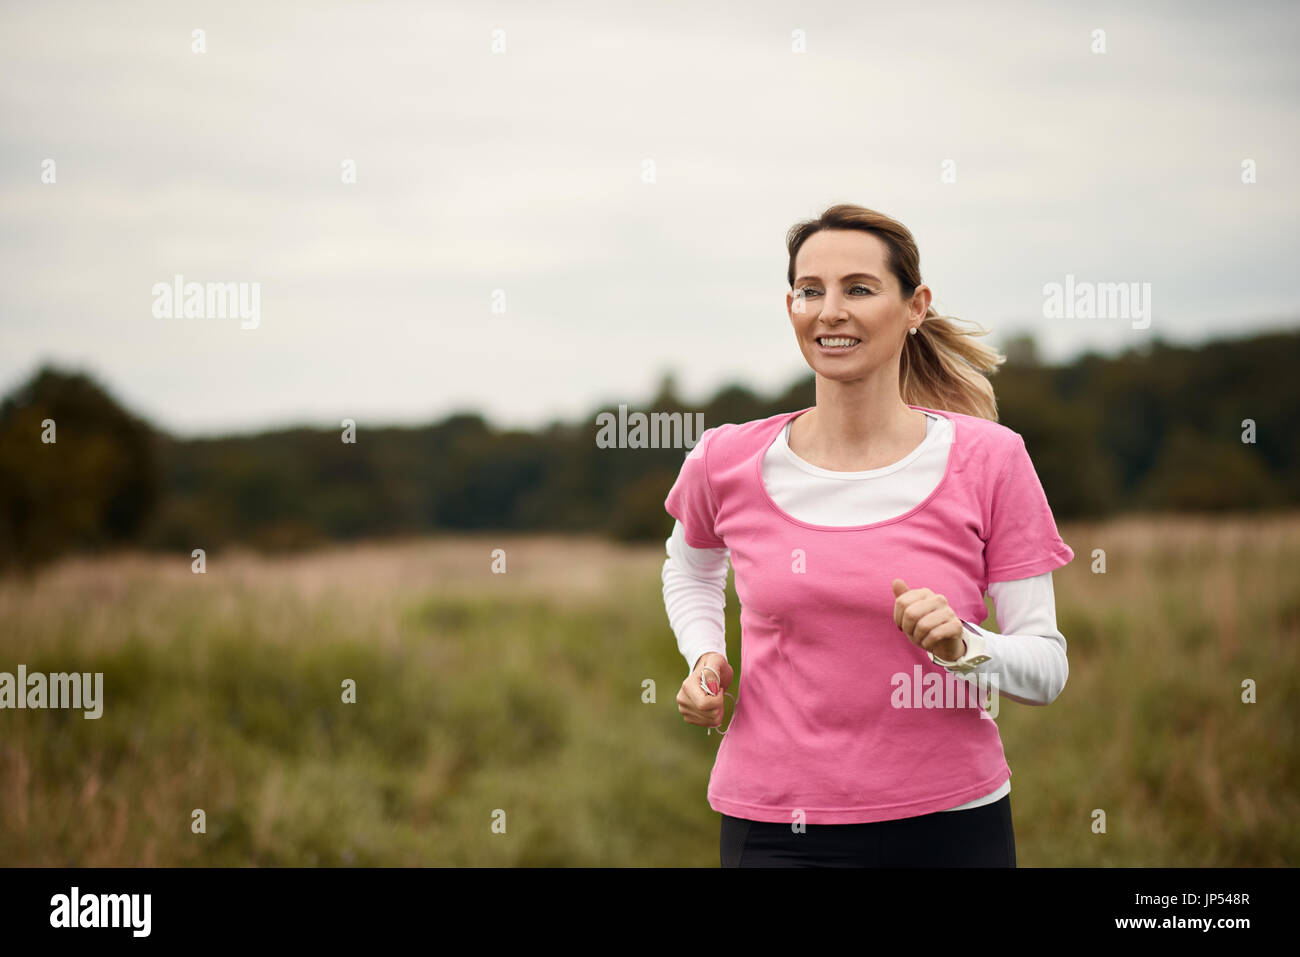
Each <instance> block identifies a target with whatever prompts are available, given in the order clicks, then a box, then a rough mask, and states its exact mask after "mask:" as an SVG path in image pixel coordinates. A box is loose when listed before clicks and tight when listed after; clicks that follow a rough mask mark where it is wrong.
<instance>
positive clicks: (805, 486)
mask: <svg viewBox="0 0 1300 957" xmlns="http://www.w3.org/2000/svg"><path fill="white" fill-rule="evenodd" d="M925 415H926V419H927V421H926V433H925V439H924V440H923V441H922V442H921V444H920V445H918V446H917V447H916V448H915V449H913V450H912V451H911V452H909V453H908V454H907V455H905V456H904V457H903V458H901V459H900V460H898V461H897V462H894V463H892V464H891V465H886V466H884V467H883V468H878V469H869V470H866V471H860V472H836V471H831V470H828V469H823V468H819V467H817V466H815V465H813V464H812V463H810V462H805V461H804V460H803V459H801V458H799V457H798V456H797V455H795V454H794V452H793V451H791V449H790V445H789V429H790V427H789V425H787V426H786V427H785V428H784V429H782V430H781V433H780V434H779V435H778V436H777V438H776V441H774V442H773V443H772V445H771V447H770V448H768V450H767V452H766V453H765V454H764V456H763V484H764V486H765V487H766V488H767V492H768V494H769V495H770V496H771V497H772V499H773V501H775V502H776V504H777V505H778V506H780V507H781V509H782V510H784V511H785V512H787V513H789V514H790V515H792V516H794V517H795V518H797V519H799V520H800V521H804V522H809V523H811V524H817V525H869V524H872V523H874V522H879V521H884V520H886V519H890V518H894V517H897V516H899V515H902V514H904V513H905V512H908V511H910V510H911V509H913V508H915V507H916V506H917V505H919V504H920V503H921V502H922V501H924V500H925V499H926V498H928V497H929V495H930V493H931V492H933V491H934V489H935V488H936V487H937V486H938V484H939V482H940V480H941V479H942V478H943V475H944V472H945V471H946V469H947V464H948V451H949V448H950V447H951V445H952V423H951V422H949V421H948V420H947V419H945V418H943V417H942V416H934V415H930V414H929V413H928V412H927V413H925ZM665 544H666V547H667V551H668V559H667V561H665V562H664V567H663V593H664V607H665V609H666V610H667V612H668V620H669V624H670V626H671V627H672V629H673V632H674V633H675V634H676V636H677V647H678V650H679V651H681V653H682V656H683V657H684V658H685V659H686V665H687V673H688V674H690V673H691V672H693V671H694V670H695V663H696V662H697V661H699V659H700V656H701V655H703V654H706V653H708V652H716V653H717V654H720V655H722V656H723V657H724V658H725V657H726V655H727V643H726V635H725V629H726V619H725V611H726V586H727V565H728V554H729V552H728V549H726V548H695V547H693V546H691V545H688V544H687V543H686V539H685V535H684V531H683V529H682V524H681V522H677V523H676V524H675V525H674V527H673V533H672V537H670V538H669V539H668V540H667V542H666V543H665ZM987 594H988V595H989V597H991V598H992V599H993V606H994V609H995V611H996V613H997V619H998V624H999V625H1000V626H1001V627H1002V633H1001V634H999V633H997V632H993V631H989V630H988V629H986V628H982V627H980V626H979V625H978V624H977V623H975V622H969V623H968V624H970V625H971V626H972V627H973V628H975V629H976V630H978V631H979V632H980V634H981V635H983V636H984V642H985V646H986V647H985V649H984V653H985V654H987V655H988V656H989V660H988V661H986V662H984V663H982V664H981V665H979V666H978V667H977V668H976V669H975V670H974V671H972V672H969V673H967V674H966V675H964V677H966V678H967V680H969V681H972V682H974V681H975V680H977V677H976V676H977V675H979V674H981V673H984V672H997V675H998V692H999V694H1000V695H1002V696H1004V697H1006V698H1009V699H1011V700H1012V701H1018V702H1021V703H1023V704H1039V705H1043V704H1050V703H1051V702H1052V701H1053V700H1055V698H1056V696H1057V695H1059V694H1060V693H1061V689H1062V688H1064V687H1065V682H1066V678H1067V676H1068V674H1069V664H1068V662H1067V660H1066V655H1065V637H1064V636H1063V635H1062V634H1061V633H1060V631H1058V630H1057V627H1056V599H1055V595H1054V592H1053V590H1052V573H1051V572H1044V573H1043V574H1041V575H1037V576H1035V577H1033V578H1022V579H1018V580H1015V581H1004V582H990V583H989V586H988V591H987ZM950 670H951V669H950ZM1010 791H1011V782H1010V781H1009V780H1008V781H1005V782H1003V784H1002V785H1001V786H1000V787H998V788H997V789H995V790H994V791H992V792H990V793H989V794H986V795H984V796H983V797H979V798H976V799H974V800H973V801H968V802H966V803H965V804H961V805H958V806H957V807H952V808H948V809H947V810H950V811H959V810H965V809H966V808H972V807H979V806H980V805H983V804H989V803H992V802H993V801H996V800H999V799H1000V798H1001V797H1002V796H1003V795H1005V794H1008V793H1010Z"/></svg>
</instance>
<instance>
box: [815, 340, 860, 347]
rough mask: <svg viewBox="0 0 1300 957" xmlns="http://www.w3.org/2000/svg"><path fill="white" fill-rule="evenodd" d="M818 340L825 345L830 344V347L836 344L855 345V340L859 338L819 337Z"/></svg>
mask: <svg viewBox="0 0 1300 957" xmlns="http://www.w3.org/2000/svg"><path fill="white" fill-rule="evenodd" d="M817 341H818V342H820V343H821V344H822V345H824V346H830V347H832V348H834V347H836V346H851V345H853V344H854V343H855V342H857V341H858V340H857V339H827V338H821V339H818V340H817Z"/></svg>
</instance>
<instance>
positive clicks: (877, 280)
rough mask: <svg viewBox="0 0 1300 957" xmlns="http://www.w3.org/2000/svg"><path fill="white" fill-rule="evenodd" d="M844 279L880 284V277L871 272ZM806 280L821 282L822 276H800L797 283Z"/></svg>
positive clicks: (853, 274)
mask: <svg viewBox="0 0 1300 957" xmlns="http://www.w3.org/2000/svg"><path fill="white" fill-rule="evenodd" d="M844 278H845V279H871V280H874V281H875V282H880V277H879V276H873V275H872V274H871V273H869V272H851V273H849V274H848V275H847V276H845V277H844ZM805 279H816V280H817V281H818V282H821V277H820V276H800V277H799V278H798V279H796V280H795V282H796V283H800V282H803V281H804V280H805Z"/></svg>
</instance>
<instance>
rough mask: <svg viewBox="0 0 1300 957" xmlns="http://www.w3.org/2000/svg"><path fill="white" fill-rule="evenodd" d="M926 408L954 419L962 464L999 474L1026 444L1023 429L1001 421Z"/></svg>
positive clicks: (956, 444)
mask: <svg viewBox="0 0 1300 957" xmlns="http://www.w3.org/2000/svg"><path fill="white" fill-rule="evenodd" d="M922 408H924V407H922ZM926 411H929V412H934V413H935V414H937V415H941V416H946V417H947V418H948V419H949V420H950V421H951V422H952V424H953V426H954V431H955V433H956V435H955V438H954V442H955V449H956V454H957V455H958V456H959V457H960V459H961V464H962V467H963V468H972V467H973V468H974V470H975V471H976V472H983V473H988V472H990V471H992V472H994V474H996V473H997V472H998V471H1000V470H1001V467H1002V466H1003V465H1005V464H1006V463H1007V462H1008V461H1009V459H1010V457H1011V456H1012V455H1013V454H1015V453H1016V452H1018V451H1019V450H1020V449H1022V448H1024V439H1023V438H1022V437H1021V435H1020V433H1019V432H1017V431H1015V430H1014V429H1012V428H1009V427H1008V426H1005V425H1003V424H1002V423H1001V422H995V421H994V420H992V419H986V418H984V417H983V416H980V415H970V414H967V413H965V412H952V411H949V410H947V409H928V408H927V409H926Z"/></svg>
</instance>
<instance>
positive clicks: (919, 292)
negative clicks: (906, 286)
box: [908, 283, 932, 320]
mask: <svg viewBox="0 0 1300 957" xmlns="http://www.w3.org/2000/svg"><path fill="white" fill-rule="evenodd" d="M931 298H932V296H931V293H930V287H929V286H927V285H925V284H924V283H922V284H921V285H919V286H917V287H916V292H914V293H912V301H911V302H910V303H908V312H909V313H910V314H911V317H912V319H914V320H918V319H924V318H925V315H926V313H928V312H929V311H930V300H931Z"/></svg>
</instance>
